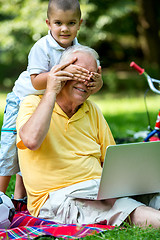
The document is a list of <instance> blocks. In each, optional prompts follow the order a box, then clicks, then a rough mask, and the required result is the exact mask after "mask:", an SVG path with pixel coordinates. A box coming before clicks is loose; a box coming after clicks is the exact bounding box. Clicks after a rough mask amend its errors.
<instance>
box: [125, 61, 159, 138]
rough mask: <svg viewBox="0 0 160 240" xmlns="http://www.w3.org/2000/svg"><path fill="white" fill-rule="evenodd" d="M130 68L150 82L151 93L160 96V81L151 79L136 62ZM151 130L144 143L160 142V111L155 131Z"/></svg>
mask: <svg viewBox="0 0 160 240" xmlns="http://www.w3.org/2000/svg"><path fill="white" fill-rule="evenodd" d="M130 67H132V68H134V69H135V70H136V71H137V72H138V73H139V74H140V75H143V76H144V77H145V78H146V79H147V82H148V85H149V88H150V89H151V91H153V92H154V93H156V94H160V90H158V89H157V87H156V84H158V87H159V86H160V80H158V79H154V78H151V77H150V76H149V75H148V74H147V73H146V72H145V70H144V69H143V68H141V67H140V66H138V65H137V64H136V63H135V62H131V63H130ZM146 109H147V108H146ZM147 115H148V118H149V114H148V110H147ZM149 125H150V124H149ZM149 130H150V132H149V133H148V134H147V137H146V138H145V139H144V142H148V141H160V110H159V113H158V115H157V120H156V123H155V127H154V129H153V130H152V129H151V128H150V129H149Z"/></svg>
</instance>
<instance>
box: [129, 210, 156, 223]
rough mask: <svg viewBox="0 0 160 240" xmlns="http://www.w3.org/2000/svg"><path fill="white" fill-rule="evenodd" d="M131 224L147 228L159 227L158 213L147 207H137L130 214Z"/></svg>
mask: <svg viewBox="0 0 160 240" xmlns="http://www.w3.org/2000/svg"><path fill="white" fill-rule="evenodd" d="M129 218H130V221H131V223H132V224H135V225H138V226H142V227H147V226H150V225H151V226H153V227H155V228H159V227H160V211H158V210H156V209H153V208H151V207H147V206H139V207H137V208H136V209H135V210H134V211H133V212H132V213H131V214H130V217H129Z"/></svg>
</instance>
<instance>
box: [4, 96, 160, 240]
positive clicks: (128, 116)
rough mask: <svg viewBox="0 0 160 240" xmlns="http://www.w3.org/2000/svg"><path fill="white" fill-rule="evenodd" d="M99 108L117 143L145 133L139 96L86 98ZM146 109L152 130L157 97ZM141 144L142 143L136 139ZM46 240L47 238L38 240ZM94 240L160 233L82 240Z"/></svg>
mask: <svg viewBox="0 0 160 240" xmlns="http://www.w3.org/2000/svg"><path fill="white" fill-rule="evenodd" d="M5 98H6V94H5V93H1V94H0V127H1V125H2V119H3V110H4V107H5ZM90 99H91V100H94V101H95V102H96V103H97V105H98V106H99V107H100V108H101V110H102V112H103V114H104V117H105V118H106V120H107V122H108V123H109V126H110V128H111V130H112V133H113V135H114V137H115V139H116V141H117V142H118V143H119V142H120V141H121V140H122V142H123V141H134V140H135V139H134V137H133V136H134V134H135V133H137V132H140V131H146V130H147V126H148V120H147V114H146V109H145V104H144V98H143V95H140V96H132V97H131V96H127V94H123V96H122V95H119V96H116V95H110V94H105V93H103V94H100V95H94V96H92V97H90ZM147 106H148V110H149V113H150V121H151V127H152V128H154V124H155V121H156V118H157V114H158V110H159V107H158V106H160V97H159V96H155V95H150V96H149V97H147ZM138 141H142V139H141V138H140V139H138ZM14 181H15V176H13V177H12V180H11V182H10V185H9V188H8V190H7V194H8V195H9V196H11V194H12V193H13V191H14ZM42 239H49V238H47V237H46V238H42ZM93 239H94V240H96V239H97V240H98V239H102V240H103V239H112V240H114V239H117V240H118V239H119V240H126V239H127V240H130V239H134V240H139V239H146V240H147V239H148V240H151V239H160V231H159V230H155V229H152V228H148V229H146V230H144V229H141V228H139V227H135V226H133V227H129V226H127V227H126V228H124V229H119V228H115V229H114V230H111V231H107V232H106V233H103V234H102V233H101V234H98V235H95V236H88V237H86V238H84V240H93Z"/></svg>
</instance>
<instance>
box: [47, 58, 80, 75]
mask: <svg viewBox="0 0 160 240" xmlns="http://www.w3.org/2000/svg"><path fill="white" fill-rule="evenodd" d="M76 59H77V58H76V57H75V58H72V59H71V60H70V61H68V62H67V63H64V64H58V65H56V66H54V67H53V68H52V69H51V72H58V71H61V70H63V69H64V68H66V67H68V66H69V65H70V64H72V63H74V62H75V61H76Z"/></svg>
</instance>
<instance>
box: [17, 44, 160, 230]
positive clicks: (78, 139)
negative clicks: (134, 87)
mask: <svg viewBox="0 0 160 240" xmlns="http://www.w3.org/2000/svg"><path fill="white" fill-rule="evenodd" d="M73 59H75V62H74V64H77V65H79V66H80V67H83V68H86V69H87V70H88V71H89V73H90V74H91V75H92V73H94V72H97V71H98V69H99V68H98V66H99V61H98V54H97V53H96V52H95V51H94V50H93V49H91V48H88V47H85V46H81V45H77V46H73V47H70V48H69V49H67V50H65V52H64V54H63V55H62V58H61V61H60V65H58V66H56V67H53V69H52V70H51V73H50V75H49V77H48V80H47V88H46V91H45V94H44V96H43V97H42V96H28V97H27V98H26V99H25V100H24V102H23V103H22V104H21V108H20V111H19V116H18V120H17V130H18V139H17V146H18V148H19V159H20V168H21V172H22V176H23V179H24V184H25V187H26V190H27V195H28V209H29V211H30V213H31V214H32V215H33V216H38V217H41V218H46V219H50V220H53V221H56V222H60V223H67V224H68V223H75V224H76V223H77V224H89V223H98V222H102V221H105V222H107V224H110V225H120V224H121V223H122V222H123V221H125V220H126V219H127V217H128V216H129V215H130V219H131V221H132V222H133V223H135V224H139V225H141V226H143V225H146V224H147V225H149V224H152V225H153V226H154V227H160V221H159V220H160V212H159V211H158V210H155V209H152V208H150V207H146V206H145V205H143V204H142V203H140V202H138V201H135V200H133V199H132V198H120V199H108V200H105V201H91V200H82V199H74V198H71V197H68V196H67V195H68V194H70V193H72V192H75V191H78V192H81V191H82V192H84V191H85V193H86V194H87V193H93V194H95V193H96V192H97V189H98V185H99V179H100V176H101V171H102V168H101V165H102V163H103V161H104V156H105V151H106V147H107V146H108V145H113V144H115V142H114V139H113V137H112V134H111V132H110V129H109V127H108V125H107V123H106V121H105V119H104V117H103V115H102V113H101V111H100V110H99V109H98V107H97V106H96V105H95V104H94V103H92V102H91V101H89V100H87V98H88V97H89V96H90V94H91V90H90V88H87V87H86V84H85V82H81V81H78V79H75V78H74V76H73V75H72V74H71V73H69V72H67V67H68V66H69V65H70V64H72V63H73ZM69 60H70V62H68V63H66V62H67V61H69ZM91 85H94V82H93V83H91Z"/></svg>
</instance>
